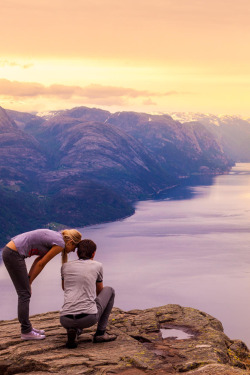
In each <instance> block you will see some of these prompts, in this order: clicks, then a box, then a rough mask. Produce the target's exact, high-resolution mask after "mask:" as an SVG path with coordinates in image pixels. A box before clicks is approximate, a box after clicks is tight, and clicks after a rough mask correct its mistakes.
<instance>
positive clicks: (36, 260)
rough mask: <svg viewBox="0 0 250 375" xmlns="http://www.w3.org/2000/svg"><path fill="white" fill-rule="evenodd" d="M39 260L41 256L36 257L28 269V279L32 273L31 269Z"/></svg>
mask: <svg viewBox="0 0 250 375" xmlns="http://www.w3.org/2000/svg"><path fill="white" fill-rule="evenodd" d="M41 259H42V256H39V257H37V258H36V259H35V260H34V262H33V264H32V266H31V267H30V270H29V278H30V275H32V272H33V269H34V267H35V265H36V263H37V262H38V261H39V260H41Z"/></svg>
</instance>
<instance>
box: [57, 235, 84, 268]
mask: <svg viewBox="0 0 250 375" xmlns="http://www.w3.org/2000/svg"><path fill="white" fill-rule="evenodd" d="M61 233H62V236H63V239H64V242H65V244H66V243H67V242H68V241H72V242H73V243H74V244H75V245H78V244H79V242H80V241H81V239H82V235H81V233H80V232H78V230H76V229H64V230H62V231H61ZM67 261H68V254H67V252H66V249H65V248H64V249H63V251H62V263H66V262H67Z"/></svg>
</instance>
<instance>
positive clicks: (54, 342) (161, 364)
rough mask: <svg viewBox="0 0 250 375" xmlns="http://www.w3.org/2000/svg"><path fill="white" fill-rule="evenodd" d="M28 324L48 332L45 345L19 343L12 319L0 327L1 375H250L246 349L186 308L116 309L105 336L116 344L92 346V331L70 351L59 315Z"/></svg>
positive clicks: (215, 324)
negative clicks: (109, 333)
mask: <svg viewBox="0 0 250 375" xmlns="http://www.w3.org/2000/svg"><path fill="white" fill-rule="evenodd" d="M31 320H32V324H33V325H34V327H36V328H41V329H45V330H46V335H47V337H46V339H45V340H41V341H36V342H34V341H21V339H20V332H19V330H20V329H19V323H18V321H17V320H16V319H15V320H11V321H1V322H0V374H1V375H10V374H22V373H26V374H31V375H44V374H60V375H70V374H72V375H80V374H84V375H85V374H86V375H93V374H96V375H99V374H100V375H101V374H102V375H111V374H123V375H143V374H149V375H156V374H157V375H167V374H179V373H183V372H185V373H187V374H189V375H218V374H220V375H244V374H245V375H246V374H250V354H249V351H248V348H247V346H246V345H245V344H244V343H243V342H242V341H239V340H231V339H229V338H228V337H227V336H226V335H225V334H224V333H223V327H222V324H221V323H220V322H219V321H218V320H217V319H215V318H214V317H212V316H211V315H208V314H206V313H204V312H201V311H199V310H195V309H192V308H188V307H181V306H179V305H166V306H161V307H156V308H151V309H146V310H131V311H128V312H125V311H122V310H120V309H118V308H114V309H113V311H112V315H111V319H110V323H109V326H108V331H109V332H112V333H115V334H117V336H118V337H117V340H116V341H113V342H110V343H105V344H103V343H102V344H93V343H92V335H93V333H94V331H95V327H91V328H89V329H85V330H84V332H83V334H82V335H81V336H80V337H79V340H78V347H77V348H76V349H71V350H69V349H67V348H66V347H65V342H66V331H65V330H64V328H62V327H61V326H60V323H59V314H58V312H49V313H46V314H40V315H35V316H33V317H31ZM179 335H180V337H179ZM185 335H186V337H185ZM166 336H170V337H166ZM171 336H172V337H171ZM164 337H165V338H164ZM176 337H177V338H176Z"/></svg>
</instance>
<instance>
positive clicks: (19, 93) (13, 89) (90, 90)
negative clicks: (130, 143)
mask: <svg viewBox="0 0 250 375" xmlns="http://www.w3.org/2000/svg"><path fill="white" fill-rule="evenodd" d="M177 94H179V93H178V92H176V91H169V92H165V93H160V92H152V91H148V90H136V89H132V88H126V87H115V86H103V85H97V84H92V85H88V86H86V87H80V86H66V85H59V84H58V85H57V84H53V85H51V86H44V85H42V84H40V83H36V82H19V81H9V80H7V79H0V96H2V97H5V98H6V97H8V98H16V99H25V98H36V97H47V98H49V97H56V98H63V99H71V98H77V97H78V98H85V99H93V100H100V101H102V100H109V99H113V100H114V99H115V98H116V99H118V98H120V99H137V98H145V99H147V100H151V97H164V96H168V95H177ZM180 94H183V93H180Z"/></svg>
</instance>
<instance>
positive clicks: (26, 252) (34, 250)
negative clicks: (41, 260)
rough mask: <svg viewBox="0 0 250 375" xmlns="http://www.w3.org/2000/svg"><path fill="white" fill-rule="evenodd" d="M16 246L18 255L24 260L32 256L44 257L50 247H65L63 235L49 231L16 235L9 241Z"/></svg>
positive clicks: (34, 231) (37, 230) (43, 230)
mask: <svg viewBox="0 0 250 375" xmlns="http://www.w3.org/2000/svg"><path fill="white" fill-rule="evenodd" d="M11 240H12V241H13V242H14V244H15V245H16V248H17V251H18V252H19V254H21V255H23V256H24V257H25V258H27V257H31V256H32V255H40V256H44V255H45V254H46V253H47V252H48V251H49V250H50V249H51V248H52V246H55V245H57V246H61V247H62V248H64V247H65V242H64V239H63V235H62V233H60V232H56V231H54V230H50V229H36V230H32V231H30V232H25V233H22V234H18V235H17V236H15V237H13V238H12V239H11Z"/></svg>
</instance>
